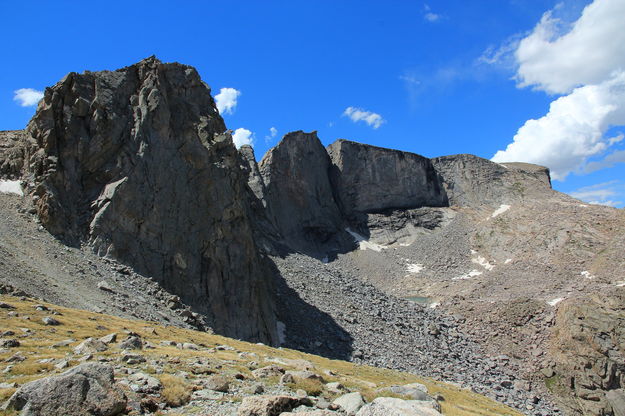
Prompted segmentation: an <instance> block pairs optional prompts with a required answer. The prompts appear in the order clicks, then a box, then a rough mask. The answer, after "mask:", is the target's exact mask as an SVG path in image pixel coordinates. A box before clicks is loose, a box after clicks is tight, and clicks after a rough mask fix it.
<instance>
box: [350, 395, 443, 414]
mask: <svg viewBox="0 0 625 416" xmlns="http://www.w3.org/2000/svg"><path fill="white" fill-rule="evenodd" d="M439 415H442V413H440V406H439V405H438V403H436V402H431V401H421V400H402V399H396V398H393V397H378V398H377V399H375V400H373V401H372V402H371V403H370V404H368V405H365V406H363V407H362V408H360V410H359V411H358V413H356V416H439Z"/></svg>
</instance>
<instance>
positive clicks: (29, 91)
mask: <svg viewBox="0 0 625 416" xmlns="http://www.w3.org/2000/svg"><path fill="white" fill-rule="evenodd" d="M13 92H14V93H15V95H14V96H13V101H17V102H18V103H19V105H20V106H22V107H30V106H33V105H37V103H38V102H39V100H41V99H42V98H43V91H38V90H35V89H33V88H20V89H19V90H15V91H13Z"/></svg>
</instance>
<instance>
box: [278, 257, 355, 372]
mask: <svg viewBox="0 0 625 416" xmlns="http://www.w3.org/2000/svg"><path fill="white" fill-rule="evenodd" d="M272 266H273V268H274V271H275V272H274V274H273V276H274V287H275V290H276V295H277V296H276V310H277V317H278V321H279V322H278V325H279V327H278V333H279V334H280V337H281V338H282V339H281V341H282V344H281V346H283V347H286V348H291V349H295V350H299V351H302V352H306V353H310V354H316V355H321V356H324V357H327V358H331V359H335V360H347V361H349V360H351V358H352V352H353V348H352V343H353V338H352V337H351V335H349V333H348V332H347V331H346V330H345V329H343V328H342V327H341V326H340V325H339V324H338V323H337V322H336V321H335V320H334V319H333V318H332V317H331V316H330V315H328V314H327V313H325V312H322V311H321V310H319V309H317V308H316V307H314V306H313V305H310V304H309V303H307V302H306V301H304V300H303V299H302V298H301V297H300V296H299V294H298V293H297V292H296V291H295V290H293V289H292V288H290V287H289V286H288V285H287V283H286V280H285V279H284V277H282V275H281V274H280V272H279V270H278V268H277V267H276V266H275V264H274V263H273V262H272ZM311 282H312V280H311Z"/></svg>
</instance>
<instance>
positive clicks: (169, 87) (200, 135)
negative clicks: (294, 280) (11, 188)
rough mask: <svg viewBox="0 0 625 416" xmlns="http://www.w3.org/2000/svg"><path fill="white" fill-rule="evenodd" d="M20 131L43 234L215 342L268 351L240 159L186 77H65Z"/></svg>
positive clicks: (198, 85) (143, 68) (126, 71)
mask: <svg viewBox="0 0 625 416" xmlns="http://www.w3.org/2000/svg"><path fill="white" fill-rule="evenodd" d="M26 131H27V136H28V139H27V140H24V141H23V142H22V143H21V148H22V149H23V154H24V155H25V157H24V158H23V160H24V161H25V163H23V164H22V173H23V176H24V178H25V179H26V183H27V189H28V193H29V194H30V195H31V196H32V197H33V201H34V203H35V207H36V210H37V213H38V216H39V218H40V220H41V222H42V224H43V225H44V226H45V227H46V229H48V231H50V232H51V233H52V234H54V235H56V236H57V237H58V238H60V239H62V240H63V241H65V242H67V243H69V244H73V245H79V244H88V245H89V246H90V247H92V248H93V250H94V251H96V252H97V253H99V254H100V255H102V256H107V257H111V258H115V259H117V260H120V261H121V262H123V263H125V264H128V265H130V266H132V267H133V268H134V269H135V270H137V271H138V272H140V273H142V274H145V275H147V276H151V277H153V278H154V279H156V280H158V281H159V282H160V283H161V284H162V285H163V286H164V287H165V288H167V289H168V290H171V291H172V292H173V293H176V294H178V295H180V297H181V298H182V299H183V300H184V301H185V302H187V303H188V304H191V305H192V306H194V307H195V309H196V310H197V311H198V312H200V313H202V314H204V315H206V316H208V317H209V321H210V322H211V326H213V327H214V329H215V330H216V331H218V332H220V333H223V334H226V335H230V336H235V337H240V338H246V339H251V340H258V341H264V342H270V343H275V342H277V337H276V328H275V318H274V312H273V306H272V305H273V300H272V297H271V296H270V295H269V293H270V292H271V289H270V287H271V284H272V283H271V273H270V272H269V266H268V265H267V264H266V261H265V260H264V259H263V258H262V256H261V255H260V253H259V250H258V248H257V247H256V244H255V241H254V238H253V236H252V225H251V223H250V218H249V210H250V208H249V206H248V205H247V203H246V201H247V198H248V196H247V195H248V192H249V189H248V187H247V181H246V177H245V175H244V174H243V172H242V171H241V170H240V169H238V166H239V165H240V157H239V154H238V153H237V151H236V149H235V147H234V146H233V143H232V138H231V136H230V135H229V134H227V133H226V127H225V125H224V122H223V120H222V118H221V117H220V116H219V113H218V111H217V108H216V107H215V102H214V100H213V98H212V96H211V93H210V89H209V88H208V86H207V85H206V84H205V83H203V82H202V81H201V79H200V77H199V75H198V73H197V71H196V70H195V69H194V68H192V67H190V66H186V65H181V64H178V63H171V64H169V63H162V62H160V61H159V60H158V59H156V58H155V57H150V58H147V59H145V60H143V61H141V62H139V63H137V64H134V65H131V66H128V67H126V68H122V69H119V70H116V71H101V72H85V73H84V74H77V73H70V74H68V75H67V76H66V77H65V78H63V79H62V80H61V81H60V82H59V83H57V84H56V85H54V86H53V87H50V88H47V89H46V92H45V95H44V98H43V100H42V101H41V103H40V104H39V107H38V109H37V113H36V114H35V116H34V117H33V119H32V120H31V122H30V123H29V125H28V127H27V129H26ZM3 165H4V164H3ZM9 166H15V167H17V165H15V164H13V165H11V164H9Z"/></svg>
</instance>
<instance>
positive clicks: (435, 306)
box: [430, 302, 441, 309]
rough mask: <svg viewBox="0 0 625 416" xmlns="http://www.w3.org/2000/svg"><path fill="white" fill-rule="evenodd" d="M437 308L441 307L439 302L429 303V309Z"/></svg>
mask: <svg viewBox="0 0 625 416" xmlns="http://www.w3.org/2000/svg"><path fill="white" fill-rule="evenodd" d="M439 306H441V303H440V302H432V303H430V309H436V308H438V307H439Z"/></svg>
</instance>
